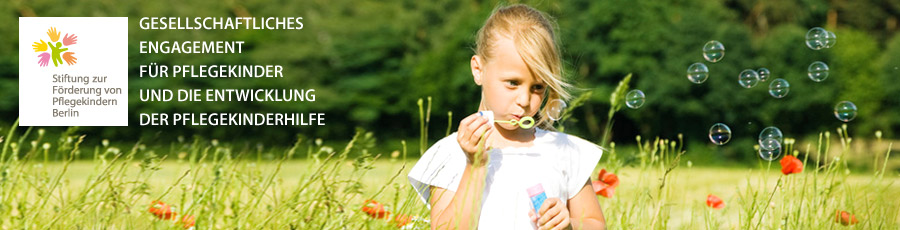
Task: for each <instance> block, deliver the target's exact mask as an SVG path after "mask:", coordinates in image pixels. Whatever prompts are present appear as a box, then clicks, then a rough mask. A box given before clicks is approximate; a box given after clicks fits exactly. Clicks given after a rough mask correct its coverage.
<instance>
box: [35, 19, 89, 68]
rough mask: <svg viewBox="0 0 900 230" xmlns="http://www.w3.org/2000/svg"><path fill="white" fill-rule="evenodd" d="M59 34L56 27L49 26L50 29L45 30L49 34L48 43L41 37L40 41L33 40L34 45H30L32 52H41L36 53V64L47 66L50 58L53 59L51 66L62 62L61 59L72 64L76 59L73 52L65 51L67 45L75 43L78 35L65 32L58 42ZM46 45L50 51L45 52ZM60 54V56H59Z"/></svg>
mask: <svg viewBox="0 0 900 230" xmlns="http://www.w3.org/2000/svg"><path fill="white" fill-rule="evenodd" d="M59 34H60V33H59V32H58V31H56V28H53V27H50V29H49V30H47V35H49V36H50V43H49V44H48V43H47V42H44V40H43V39H41V42H35V43H34V45H31V46H32V47H33V49H34V52H41V54H38V58H39V59H38V65H40V66H41V67H45V66H47V65H48V64H49V63H50V59H51V58H52V59H53V66H59V64H62V63H63V60H65V61H66V64H69V65H74V64H75V61H76V60H78V59H77V58H75V52H65V51H68V50H69V48H68V47H69V46H72V45H75V43H76V42H77V39H78V37H77V36H75V34H66V36H65V37H63V39H62V42H59ZM48 47H49V48H50V52H47V48H48ZM63 47H67V48H63ZM63 52H65V53H63ZM60 54H61V55H62V56H60Z"/></svg>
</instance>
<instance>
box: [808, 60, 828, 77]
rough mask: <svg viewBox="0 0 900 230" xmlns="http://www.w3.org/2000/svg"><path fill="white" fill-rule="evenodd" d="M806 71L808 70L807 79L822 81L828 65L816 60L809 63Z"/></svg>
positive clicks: (825, 75)
mask: <svg viewBox="0 0 900 230" xmlns="http://www.w3.org/2000/svg"><path fill="white" fill-rule="evenodd" d="M807 71H809V72H808V75H809V79H812V80H813V81H815V82H822V81H824V80H825V79H826V78H828V65H826V64H825V63H824V62H820V61H817V62H813V63H812V64H809V68H807Z"/></svg>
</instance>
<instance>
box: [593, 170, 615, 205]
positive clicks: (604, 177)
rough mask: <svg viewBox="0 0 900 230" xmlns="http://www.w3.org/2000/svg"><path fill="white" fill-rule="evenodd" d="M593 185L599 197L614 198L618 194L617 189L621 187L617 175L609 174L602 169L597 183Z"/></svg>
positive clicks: (594, 182)
mask: <svg viewBox="0 0 900 230" xmlns="http://www.w3.org/2000/svg"><path fill="white" fill-rule="evenodd" d="M591 185H592V186H593V187H594V193H596V194H597V195H601V196H604V197H606V198H612V196H613V193H615V192H616V187H618V186H619V177H618V176H616V174H613V173H611V172H607V171H606V169H600V173H599V174H598V175H597V181H592V182H591Z"/></svg>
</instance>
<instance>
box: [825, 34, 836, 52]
mask: <svg viewBox="0 0 900 230" xmlns="http://www.w3.org/2000/svg"><path fill="white" fill-rule="evenodd" d="M825 32H826V33H825V48H831V47H832V46H834V43H837V35H835V34H834V32H831V31H825Z"/></svg>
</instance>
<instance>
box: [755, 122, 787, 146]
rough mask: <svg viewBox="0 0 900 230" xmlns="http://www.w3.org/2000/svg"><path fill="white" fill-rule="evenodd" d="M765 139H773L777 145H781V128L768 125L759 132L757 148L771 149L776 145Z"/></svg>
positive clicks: (782, 136)
mask: <svg viewBox="0 0 900 230" xmlns="http://www.w3.org/2000/svg"><path fill="white" fill-rule="evenodd" d="M767 139H771V140H774V141H775V143H776V144H778V146H779V147H780V146H781V144H780V143H781V142H782V141H784V134H782V133H781V129H778V127H775V126H769V127H766V128H765V129H763V130H762V132H759V140H758V141H759V148H760V149H773V148H775V147H776V146H775V145H773V144H772V143H770V142H769V143H767V141H766V140H767Z"/></svg>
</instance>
